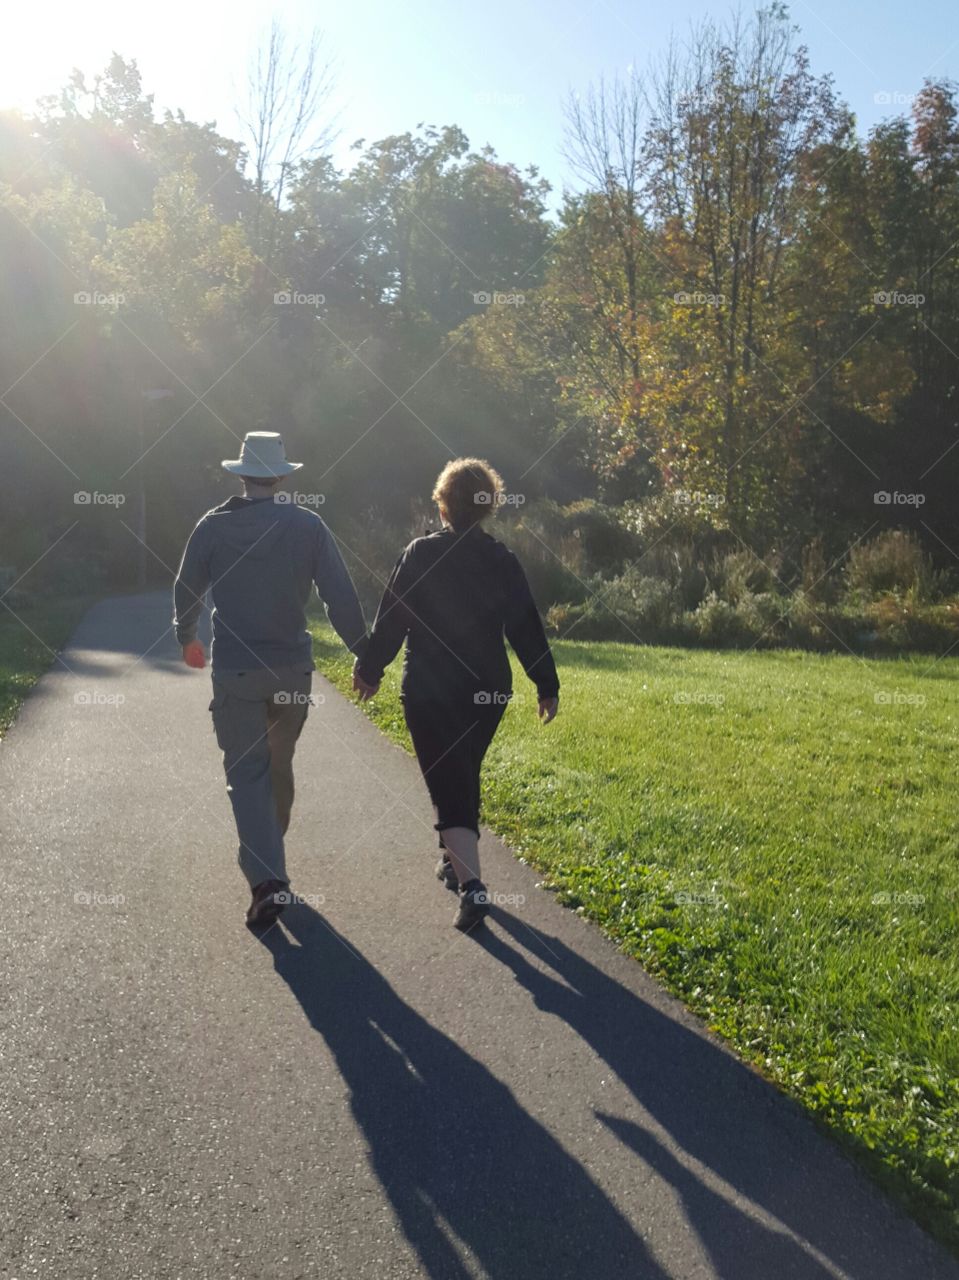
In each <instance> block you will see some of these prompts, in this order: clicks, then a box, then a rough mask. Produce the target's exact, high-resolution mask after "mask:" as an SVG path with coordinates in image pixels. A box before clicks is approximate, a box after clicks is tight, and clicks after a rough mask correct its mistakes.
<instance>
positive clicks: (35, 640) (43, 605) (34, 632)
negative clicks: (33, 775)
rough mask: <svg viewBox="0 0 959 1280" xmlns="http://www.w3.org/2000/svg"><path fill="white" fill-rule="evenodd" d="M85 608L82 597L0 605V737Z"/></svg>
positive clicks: (17, 600)
mask: <svg viewBox="0 0 959 1280" xmlns="http://www.w3.org/2000/svg"><path fill="white" fill-rule="evenodd" d="M89 604H90V601H89V600H88V599H87V598H85V597H82V598H72V597H71V598H63V597H59V598H53V599H50V598H44V599H41V600H36V601H29V600H27V601H24V600H21V599H19V598H18V599H16V600H14V601H13V602H12V604H11V605H10V606H9V608H8V607H7V606H6V605H0V737H3V735H4V734H5V733H6V731H7V730H8V729H9V728H10V726H11V724H12V723H13V721H14V719H15V718H16V714H17V712H18V711H19V710H20V705H21V703H22V702H23V699H24V698H25V697H26V696H27V694H28V693H29V692H30V690H31V689H32V688H33V686H34V685H35V684H36V682H37V681H38V680H39V679H40V677H41V676H42V675H43V673H44V671H46V669H47V668H48V667H49V666H50V664H51V662H52V661H53V659H54V656H55V655H56V653H57V651H58V650H59V649H60V647H61V646H62V645H63V644H64V643H65V641H66V640H67V639H68V637H69V635H70V633H71V631H72V630H73V628H74V627H75V626H76V625H77V623H78V622H79V621H80V619H81V618H82V617H83V614H84V612H85V611H86V609H87V607H88V606H89ZM11 609H12V610H15V613H14V612H11Z"/></svg>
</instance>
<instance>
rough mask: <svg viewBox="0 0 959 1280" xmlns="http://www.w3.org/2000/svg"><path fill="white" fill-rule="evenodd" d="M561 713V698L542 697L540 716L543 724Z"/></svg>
mask: <svg viewBox="0 0 959 1280" xmlns="http://www.w3.org/2000/svg"><path fill="white" fill-rule="evenodd" d="M558 714H559V698H540V700H539V718H540V720H542V722H543V724H549V722H550V720H555V719H556V717H557V715H558Z"/></svg>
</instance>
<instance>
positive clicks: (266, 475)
mask: <svg viewBox="0 0 959 1280" xmlns="http://www.w3.org/2000/svg"><path fill="white" fill-rule="evenodd" d="M220 466H221V467H222V468H223V470H224V471H231V472H232V473H233V475H235V476H253V477H254V478H258V479H261V480H269V479H276V477H277V476H288V475H289V474H290V473H291V472H293V471H299V469H300V467H302V466H303V463H302V462H287V460H286V450H285V449H284V447H283V437H282V436H281V435H278V434H277V433H276V432H275V431H248V432H247V434H246V435H245V436H244V437H243V447H242V448H241V449H240V456H239V457H238V458H236V459H231V458H226V459H224V460H223V462H221V463H220Z"/></svg>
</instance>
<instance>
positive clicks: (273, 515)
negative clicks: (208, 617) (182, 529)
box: [173, 497, 366, 671]
mask: <svg viewBox="0 0 959 1280" xmlns="http://www.w3.org/2000/svg"><path fill="white" fill-rule="evenodd" d="M314 584H315V585H316V589H317V591H318V592H319V594H320V598H321V599H322V600H323V602H324V603H325V605H326V612H327V614H328V616H329V619H330V622H331V623H332V624H333V627H334V628H335V630H336V632H337V634H338V635H339V637H340V639H341V640H342V641H343V643H344V644H345V645H346V646H347V648H348V649H351V650H352V651H353V652H354V653H356V654H359V653H361V652H362V650H363V647H364V645H365V642H366V623H365V621H364V619H363V610H362V609H361V608H360V602H359V600H358V599H357V596H356V589H355V588H354V586H353V581H352V579H351V578H350V575H349V571H348V570H347V568H346V565H345V564H344V563H343V557H342V556H341V555H340V550H339V547H337V545H336V542H335V541H334V539H333V535H332V534H331V533H330V531H329V529H328V528H327V527H326V525H325V524H324V523H323V521H322V520H321V519H320V517H319V516H318V515H317V514H316V513H315V512H313V511H309V510H307V509H306V508H305V507H301V506H298V505H297V504H296V503H293V502H275V501H274V500H273V499H272V498H239V497H237V498H231V499H230V500H229V502H224V504H223V505H222V506H221V507H216V508H215V509H214V510H213V511H208V512H207V513H206V515H205V516H204V517H203V519H202V520H201V521H200V522H199V524H198V525H197V526H196V528H195V529H194V530H193V533H192V534H191V535H190V540H189V542H188V543H187V545H186V550H185V551H184V553H183V561H182V563H181V565H180V571H179V573H178V574H177V579H176V583H175V585H174V588H173V602H174V618H173V623H174V626H175V628H176V638H177V640H178V642H179V643H180V644H181V645H183V644H188V643H189V642H190V641H191V640H193V639H195V637H196V625H197V619H198V618H199V615H200V610H201V608H202V606H203V597H204V595H205V593H206V591H207V589H208V588H212V594H213V606H214V608H213V650H212V656H211V662H212V665H213V666H214V667H215V668H219V669H220V670H221V671H245V670H250V669H251V668H257V667H267V668H271V669H272V668H273V667H277V666H293V665H294V664H295V663H300V662H306V663H311V662H312V660H313V641H312V637H311V636H310V633H309V631H308V629H307V625H306V606H307V604H308V603H309V599H310V595H311V593H312V590H313V586H314Z"/></svg>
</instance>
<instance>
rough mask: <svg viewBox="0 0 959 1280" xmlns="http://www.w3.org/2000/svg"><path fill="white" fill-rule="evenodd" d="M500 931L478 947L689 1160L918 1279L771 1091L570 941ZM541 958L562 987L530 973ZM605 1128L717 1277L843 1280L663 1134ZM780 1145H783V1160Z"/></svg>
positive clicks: (778, 1212)
mask: <svg viewBox="0 0 959 1280" xmlns="http://www.w3.org/2000/svg"><path fill="white" fill-rule="evenodd" d="M493 919H494V921H495V925H494V927H493V928H490V929H485V930H484V931H483V932H482V933H480V932H477V934H476V940H477V942H478V943H479V944H480V945H482V946H483V947H484V948H485V949H486V951H487V952H488V953H489V954H490V955H492V956H494V957H496V958H497V959H498V960H500V961H501V962H502V963H503V964H504V965H506V966H507V967H508V968H509V969H511V970H512V972H513V974H514V976H515V977H516V980H517V981H518V982H520V983H521V984H522V985H523V986H524V987H525V988H526V989H527V990H528V991H529V993H530V995H531V997H532V999H533V1002H534V1004H535V1005H536V1007H537V1008H538V1009H540V1010H543V1011H545V1012H549V1013H552V1014H554V1015H555V1016H556V1017H558V1018H562V1019H563V1021H564V1022H566V1023H567V1024H568V1025H569V1026H570V1027H571V1028H572V1029H573V1030H574V1031H575V1032H576V1034H577V1035H579V1036H580V1037H581V1038H582V1039H583V1040H584V1041H585V1042H586V1043H587V1044H589V1045H590V1046H591V1047H592V1049H593V1050H594V1052H595V1053H596V1054H597V1055H598V1056H599V1057H600V1058H601V1059H603V1060H604V1061H605V1062H606V1063H607V1064H608V1066H609V1067H610V1068H611V1069H612V1070H613V1071H614V1072H615V1073H616V1075H617V1076H618V1077H619V1078H620V1080H621V1081H622V1082H623V1083H624V1084H625V1085H626V1086H627V1088H629V1089H630V1090H631V1092H632V1093H633V1094H634V1095H635V1097H636V1099H637V1101H638V1102H639V1103H640V1104H641V1105H642V1106H643V1107H644V1108H645V1109H646V1111H648V1112H649V1113H650V1114H651V1115H652V1116H653V1117H654V1118H655V1119H656V1120H657V1121H658V1122H659V1124H660V1125H662V1127H663V1129H664V1130H665V1131H666V1132H667V1133H668V1134H669V1136H670V1138H671V1139H672V1140H673V1141H674V1142H675V1143H676V1144H677V1145H678V1147H679V1148H681V1149H682V1150H683V1151H685V1152H686V1153H687V1154H688V1155H690V1156H693V1157H695V1158H696V1159H697V1160H699V1161H700V1162H701V1163H702V1164H703V1165H705V1166H706V1167H707V1168H708V1169H710V1170H711V1171H712V1172H713V1173H715V1174H717V1175H718V1176H719V1177H720V1178H722V1179H723V1180H724V1181H725V1182H726V1183H728V1184H729V1185H730V1186H731V1187H733V1188H735V1190H736V1191H737V1192H739V1193H740V1194H741V1195H742V1196H744V1197H746V1198H747V1199H748V1200H750V1201H752V1202H753V1203H754V1204H755V1205H757V1206H760V1207H761V1208H762V1209H763V1210H765V1211H766V1213H768V1214H769V1215H771V1217H772V1218H775V1219H777V1220H778V1221H779V1222H780V1223H782V1224H783V1225H785V1226H786V1227H788V1228H789V1229H790V1231H791V1232H794V1233H795V1236H796V1237H798V1238H799V1239H801V1240H804V1241H806V1242H807V1243H808V1244H810V1245H812V1246H813V1247H814V1248H815V1249H816V1250H817V1251H818V1252H819V1253H820V1254H821V1255H822V1256H824V1257H825V1258H828V1259H829V1261H830V1262H831V1263H832V1264H833V1265H834V1266H839V1267H843V1268H845V1269H847V1270H848V1272H849V1273H850V1274H851V1275H853V1276H855V1277H857V1280H859V1277H867V1276H868V1278H869V1280H902V1276H903V1275H906V1274H909V1268H910V1265H911V1264H910V1247H911V1245H910V1241H909V1239H908V1237H906V1236H905V1234H904V1232H903V1230H902V1226H901V1225H900V1227H898V1228H897V1227H896V1224H895V1222H894V1220H891V1218H890V1215H888V1214H885V1215H884V1219H885V1221H884V1225H885V1226H886V1227H887V1229H888V1234H887V1237H886V1239H884V1240H883V1241H882V1242H881V1243H879V1244H878V1245H877V1242H876V1240H875V1239H866V1240H863V1238H862V1235H861V1233H860V1232H858V1231H857V1230H856V1224H857V1223H865V1222H870V1221H874V1220H875V1216H876V1215H875V1213H874V1212H873V1211H874V1208H875V1206H874V1203H873V1202H872V1201H871V1199H870V1198H869V1197H868V1194H867V1193H866V1192H865V1191H864V1190H862V1188H861V1186H860V1181H859V1180H858V1179H857V1178H855V1176H853V1174H852V1170H851V1169H849V1168H848V1166H847V1165H846V1164H845V1162H844V1161H843V1160H842V1159H840V1158H839V1157H838V1154H837V1156H836V1158H834V1159H832V1160H829V1161H828V1163H827V1162H826V1161H824V1160H823V1159H822V1148H821V1146H820V1144H819V1143H811V1144H810V1143H808V1141H807V1140H808V1138H809V1136H810V1131H809V1128H808V1126H807V1122H806V1121H805V1118H804V1117H801V1116H799V1115H798V1113H797V1112H796V1111H795V1110H794V1109H792V1108H791V1105H790V1104H789V1103H787V1102H785V1100H784V1099H783V1098H782V1096H781V1095H780V1094H779V1093H778V1092H777V1091H776V1090H775V1089H774V1088H773V1086H772V1085H770V1084H769V1083H768V1082H767V1081H766V1080H764V1079H763V1078H762V1077H761V1076H759V1075H758V1074H757V1073H756V1072H754V1071H752V1070H750V1069H749V1068H748V1067H747V1066H745V1065H744V1064H743V1063H741V1062H739V1061H738V1060H737V1059H736V1058H734V1057H733V1056H732V1055H731V1054H729V1053H726V1052H724V1051H722V1050H721V1049H719V1048H718V1047H717V1046H716V1045H714V1044H713V1043H712V1042H711V1041H710V1040H709V1039H707V1038H706V1037H704V1036H701V1035H697V1034H696V1033H694V1032H693V1031H691V1030H689V1029H688V1028H687V1027H685V1026H683V1025H682V1024H681V1023H679V1022H677V1021H675V1020H674V1019H672V1018H669V1017H666V1016H665V1015H664V1014H662V1013H660V1012H659V1011H658V1010H657V1009H655V1008H654V1007H653V1006H652V1005H650V1004H648V1003H647V1002H646V1001H644V1000H641V999H638V998H637V997H636V996H635V995H634V994H633V993H632V992H631V991H629V990H628V989H627V988H625V987H623V986H621V985H620V984H619V983H618V982H616V981H615V980H614V979H613V978H610V977H609V976H608V975H607V974H605V973H603V972H602V971H601V970H600V969H598V968H596V966H595V965H593V964H590V962H589V961H588V960H586V959H584V957H583V956H581V955H580V954H578V952H576V951H574V950H572V949H571V948H569V947H568V946H566V944H565V943H563V942H562V941H560V939H559V938H556V937H554V936H553V935H552V934H547V933H544V932H542V931H537V930H533V929H531V928H529V927H528V926H527V925H525V924H524V923H523V922H522V921H521V920H519V919H517V918H516V917H515V916H512V915H510V913H509V912H506V911H503V910H501V909H500V908H495V909H494V915H493ZM501 930H502V931H503V932H501ZM504 933H505V937H504ZM507 939H509V941H512V942H514V943H516V944H517V945H516V946H511V945H509V942H508V941H507ZM531 955H532V956H535V957H536V958H537V960H538V961H540V962H541V963H542V964H543V965H544V966H545V967H546V968H547V969H551V970H552V972H553V974H555V975H556V977H553V976H551V975H550V974H549V973H544V972H543V971H542V970H541V969H540V968H539V967H537V966H536V965H534V964H533V963H531V961H530V958H529V957H530V956H531ZM597 1115H598V1118H599V1119H600V1120H601V1121H602V1122H603V1123H604V1124H606V1126H607V1127H608V1128H609V1129H610V1130H611V1131H612V1132H613V1133H615V1134H616V1135H617V1136H618V1137H619V1138H620V1140H621V1141H622V1142H623V1143H624V1144H625V1145H627V1146H628V1147H630V1148H631V1149H632V1150H634V1151H635V1152H636V1153H637V1154H638V1155H639V1156H640V1157H641V1158H642V1159H643V1160H644V1161H645V1162H646V1163H647V1164H648V1165H651V1166H652V1167H653V1168H654V1169H656V1170H657V1171H658V1172H659V1173H660V1174H661V1176H662V1177H663V1178H664V1179H665V1180H666V1181H667V1182H668V1183H669V1184H670V1185H671V1186H673V1187H674V1188H675V1189H676V1191H677V1192H678V1193H679V1195H680V1196H681V1198H682V1200H683V1203H684V1207H685V1209H686V1213H687V1216H688V1219H689V1225H690V1228H691V1229H692V1230H693V1231H695V1232H696V1234H697V1235H698V1237H699V1239H700V1241H701V1242H702V1244H703V1247H704V1249H705V1250H706V1251H707V1253H708V1254H709V1255H710V1257H711V1261H712V1264H713V1266H714V1267H715V1269H716V1272H717V1274H718V1275H721V1276H723V1277H727V1276H728V1277H730V1278H735V1280H768V1277H770V1276H786V1275H788V1276H790V1277H795V1278H796V1280H822V1278H823V1277H825V1276H827V1275H829V1276H832V1275H834V1274H835V1272H834V1271H832V1270H827V1269H826V1268H824V1267H823V1266H822V1265H821V1264H820V1263H819V1262H818V1261H817V1260H816V1259H815V1258H814V1257H813V1256H812V1255H811V1254H810V1253H808V1252H806V1250H805V1249H802V1248H801V1247H800V1245H799V1244H798V1243H796V1241H795V1240H794V1239H793V1238H792V1237H791V1236H789V1235H785V1234H781V1233H780V1232H779V1231H778V1230H771V1229H770V1228H769V1227H767V1226H764V1225H763V1224H762V1222H760V1221H759V1220H757V1218H755V1217H754V1216H752V1214H750V1215H748V1216H747V1215H746V1214H744V1213H742V1212H740V1210H739V1209H738V1208H736V1206H735V1205H734V1204H732V1203H731V1202H730V1201H729V1200H726V1199H724V1198H723V1197H722V1196H721V1195H719V1194H718V1193H716V1192H714V1191H713V1190H711V1189H710V1188H709V1187H708V1186H707V1185H706V1184H705V1183H704V1182H703V1181H702V1179H700V1178H698V1177H696V1175H695V1174H693V1173H691V1172H690V1170H689V1169H687V1168H686V1166H685V1165H684V1164H683V1163H681V1162H680V1161H678V1160H677V1159H676V1157H675V1155H674V1154H672V1153H671V1152H670V1151H669V1150H668V1149H667V1148H666V1147H665V1146H664V1145H663V1143H662V1141H661V1140H660V1139H658V1138H656V1137H655V1136H654V1134H653V1133H652V1132H651V1131H650V1130H647V1129H640V1128H639V1127H638V1126H637V1125H635V1124H633V1123H631V1122H627V1121H625V1120H623V1119H620V1118H616V1117H613V1116H608V1115H605V1114H600V1113H597ZM771 1137H772V1138H773V1139H774V1140H775V1139H781V1140H782V1141H781V1142H780V1143H778V1144H777V1145H778V1150H777V1149H776V1145H773V1146H771V1144H770V1138H771ZM797 1153H798V1154H800V1155H801V1156H806V1155H808V1156H809V1157H810V1162H811V1165H812V1167H809V1166H806V1167H804V1166H803V1165H802V1164H799V1163H793V1162H790V1160H789V1158H788V1157H789V1155H792V1156H793V1157H795V1156H796V1154H797ZM829 1154H832V1153H829ZM866 1234H867V1235H868V1233H866ZM957 1274H959V1273H957Z"/></svg>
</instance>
